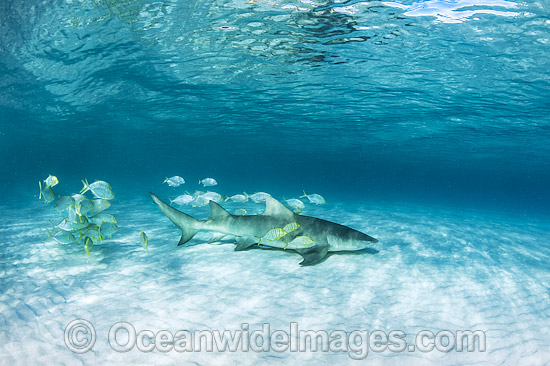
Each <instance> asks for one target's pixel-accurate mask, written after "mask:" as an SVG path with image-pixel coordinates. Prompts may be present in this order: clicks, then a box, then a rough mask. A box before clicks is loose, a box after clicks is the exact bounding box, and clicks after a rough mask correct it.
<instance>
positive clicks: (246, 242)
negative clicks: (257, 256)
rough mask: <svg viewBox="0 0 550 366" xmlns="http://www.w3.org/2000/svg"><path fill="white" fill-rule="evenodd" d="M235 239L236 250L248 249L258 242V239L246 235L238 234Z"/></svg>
mask: <svg viewBox="0 0 550 366" xmlns="http://www.w3.org/2000/svg"><path fill="white" fill-rule="evenodd" d="M235 239H236V240H237V246H236V247H235V251H236V252H238V251H241V250H245V249H248V248H250V247H251V246H253V245H254V244H257V243H258V240H256V239H254V238H250V237H247V236H238V237H236V238H235Z"/></svg>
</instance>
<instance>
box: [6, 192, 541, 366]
mask: <svg viewBox="0 0 550 366" xmlns="http://www.w3.org/2000/svg"><path fill="white" fill-rule="evenodd" d="M0 208H1V212H2V217H3V219H2V223H1V224H0V225H1V226H0V364H2V365H10V366H13V365H29V364H43V365H53V364H56V365H71V366H73V365H79V364H108V365H129V364H131V365H152V364H155V365H172V364H176V363H177V364H178V365H280V364H286V365H298V364H300V365H306V364H307V365H325V364H326V365H336V364H338V365H357V364H364V363H365V362H368V364H369V365H403V364H407V365H463V364H476V365H543V364H547V362H548V361H549V360H550V292H549V288H550V271H549V270H548V268H550V267H549V264H550V262H549V258H550V248H549V241H548V238H549V234H550V226H549V225H548V223H547V222H545V221H544V220H533V219H530V220H527V219H525V220H524V219H521V218H518V217H507V216H504V215H499V214H497V213H488V212H471V211H455V210H453V209H452V208H441V207H426V208H421V207H414V208H412V207H405V208H403V207H399V208H397V207H396V206H392V205H389V204H387V205H379V206H373V205H372V204H369V205H366V204H365V205H361V204H356V205H353V206H350V205H343V204H330V203H329V204H326V205H323V206H317V207H315V206H308V208H307V210H306V211H305V212H304V214H307V215H310V216H316V217H321V218H325V219H328V220H332V221H335V222H338V223H341V224H344V225H348V226H350V227H353V228H356V229H359V230H361V231H364V232H365V233H367V234H369V235H372V236H374V237H376V238H377V239H379V240H380V242H379V243H377V244H375V245H374V246H373V249H375V250H377V251H378V253H376V252H375V251H366V252H363V253H354V254H334V255H331V256H330V257H329V258H328V259H327V260H326V261H324V262H322V263H321V264H319V265H316V266H312V267H300V266H299V265H298V263H299V262H300V260H301V257H300V256H299V255H298V254H296V253H292V252H289V251H287V252H285V251H279V250H262V249H253V250H248V251H243V252H234V250H233V249H234V244H233V241H232V240H231V239H224V240H223V241H222V242H221V243H217V244H211V245H209V244H206V241H207V240H208V238H209V234H206V233H205V234H199V235H198V236H197V237H196V238H195V239H193V240H192V241H191V242H190V243H188V244H187V245H186V246H183V247H177V246H176V243H177V241H178V240H179V232H178V229H177V228H176V227H175V226H174V225H173V224H172V223H171V222H169V221H168V220H167V219H166V218H165V217H164V216H163V215H162V214H161V213H160V211H158V210H157V209H156V207H155V206H154V205H153V204H151V203H150V201H149V200H145V199H144V200H138V201H133V202H118V203H115V204H114V205H113V207H111V209H109V212H110V213H112V214H114V215H115V216H116V217H117V219H118V221H119V227H120V230H119V232H118V233H117V234H116V235H115V236H114V237H113V238H112V239H110V240H107V241H105V242H103V243H101V244H99V245H96V246H94V247H93V249H92V253H91V256H90V257H88V256H87V255H86V254H85V252H84V249H83V247H82V246H81V245H65V246H60V245H57V244H55V243H44V240H45V238H46V237H47V234H46V228H48V227H49V223H48V220H49V219H55V218H56V214H55V212H54V211H53V209H52V208H51V207H49V206H46V205H44V204H43V203H40V202H32V203H28V204H27V205H25V206H21V207H15V206H3V207H0ZM184 211H186V212H188V213H191V214H192V215H194V214H198V216H203V217H205V216H207V215H208V213H207V209H206V208H201V209H198V208H197V209H184ZM140 231H145V232H146V233H147V234H148V236H149V251H148V252H147V253H146V252H145V251H144V249H143V248H142V246H141V245H140V242H139V233H140ZM74 319H85V320H87V321H88V322H90V324H92V325H93V327H94V328H95V332H96V341H95V344H94V345H93V348H92V349H91V350H90V351H88V352H86V353H83V354H79V353H74V352H72V351H71V350H69V348H68V347H67V345H66V343H65V340H66V339H65V337H64V335H65V334H64V333H65V329H66V327H67V325H68V324H69V323H70V322H71V321H73V320H74ZM118 322H127V323H129V324H131V325H132V327H133V328H134V329H135V330H136V332H137V333H140V332H141V331H143V330H150V331H152V332H153V334H155V335H156V334H158V333H159V332H160V331H162V330H166V331H168V332H167V333H169V334H172V335H174V334H176V333H177V332H178V331H179V330H186V331H189V332H191V333H192V332H194V331H215V330H217V331H220V332H223V331H224V330H226V331H232V332H236V331H239V330H241V331H243V333H242V334H241V335H242V336H243V339H244V334H245V333H244V330H245V329H248V330H249V333H248V334H249V335H250V333H252V332H253V331H261V330H262V329H263V328H262V327H265V325H264V324H266V323H267V324H269V329H270V331H271V332H273V331H275V330H282V331H285V332H286V333H288V334H289V337H290V339H291V341H294V342H296V341H297V339H298V338H299V337H298V336H297V335H296V334H290V333H291V331H290V329H291V327H292V324H294V323H295V324H296V325H297V327H299V329H300V330H315V331H325V332H326V333H327V334H328V335H329V336H331V335H332V336H334V335H335V334H336V333H333V332H334V331H345V332H347V334H350V333H352V332H353V331H356V330H362V331H369V332H373V331H376V330H381V331H383V332H384V333H385V334H388V333H389V332H391V331H401V332H403V334H405V337H404V340H405V341H406V342H407V345H414V344H415V343H414V342H415V335H416V334H417V333H418V332H419V331H422V330H428V331H431V332H432V333H433V334H437V333H438V332H440V331H450V332H452V333H456V331H458V330H472V331H476V330H479V331H482V332H484V334H485V337H486V350H485V351H484V352H481V351H479V349H476V350H475V351H474V352H467V351H466V350H465V351H462V352H459V351H457V350H456V349H450V350H444V351H441V350H434V351H432V352H420V351H419V350H418V349H416V350H415V351H414V352H411V351H409V348H408V347H407V349H406V350H404V351H402V352H392V351H390V350H389V349H387V348H386V349H385V350H383V351H382V352H375V351H373V350H372V349H371V350H370V351H369V352H368V354H366V355H365V356H366V358H364V359H363V361H357V360H354V359H352V357H350V356H352V355H350V353H352V351H349V352H346V351H342V350H340V351H338V350H335V349H334V347H335V346H336V344H335V343H332V344H331V346H330V349H328V350H326V351H322V350H321V349H320V350H317V352H312V350H311V348H310V346H311V344H309V346H308V347H307V349H306V350H305V351H304V352H296V351H291V350H290V349H286V350H282V351H281V350H280V349H279V351H278V352H277V351H275V350H274V349H272V348H273V347H270V349H269V350H268V351H264V350H259V349H258V347H256V349H255V350H253V349H249V350H248V351H243V347H244V346H243V344H239V347H237V348H238V349H237V350H236V351H235V352H231V351H229V350H226V351H223V350H222V351H219V350H217V349H216V347H214V350H213V351H212V352H208V350H207V347H206V346H205V345H203V347H202V350H201V351H198V350H197V351H196V352H195V351H193V352H178V351H177V350H176V349H175V348H174V347H175V344H174V347H172V344H171V343H170V341H168V345H167V344H160V343H159V340H158V339H157V341H156V345H155V343H153V349H152V351H151V352H142V351H140V350H139V349H138V348H137V346H136V347H133V348H132V349H131V350H130V351H128V352H117V351H115V350H114V349H113V347H112V346H111V345H110V343H109V330H110V329H111V328H112V327H113V325H114V324H115V323H118ZM243 324H246V325H243ZM77 333H78V332H73V334H72V335H73V336H76V337H77V339H76V340H77V343H78V341H79V340H80V341H82V342H85V341H86V339H87V337H88V336H89V335H90V334H89V333H88V334H86V333H81V334H77ZM191 333H190V334H191ZM148 334H149V333H148ZM361 334H364V333H361ZM125 336H126V333H124V331H120V332H119V333H118V336H117V337H118V338H117V339H118V341H119V342H120V343H124V341H125V340H126V341H127V339H126V338H127V337H126V338H125ZM297 337H298V338H297ZM256 340H257V339H256ZM358 340H361V341H364V342H366V341H368V340H367V339H363V338H361V339H357V338H356V339H355V341H356V342H357V341H358ZM146 341H149V339H148V338H147V339H146ZM332 341H334V340H333V339H332ZM153 342H155V341H153ZM145 343H151V342H145ZM371 343H372V340H371ZM258 344H259V343H258ZM157 346H158V347H157ZM163 346H164V347H165V348H166V347H167V348H168V349H169V350H168V351H167V352H162V347H163ZM176 348H177V347H176ZM336 348H337V347H336ZM359 348H360V347H356V349H359ZM382 348H383V347H382ZM365 360H366V361H365Z"/></svg>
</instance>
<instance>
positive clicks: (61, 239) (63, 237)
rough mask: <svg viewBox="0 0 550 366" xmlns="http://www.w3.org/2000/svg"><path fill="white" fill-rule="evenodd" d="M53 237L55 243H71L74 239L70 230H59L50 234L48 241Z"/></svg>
mask: <svg viewBox="0 0 550 366" xmlns="http://www.w3.org/2000/svg"><path fill="white" fill-rule="evenodd" d="M50 238H51V239H53V240H54V241H55V242H57V244H71V243H74V242H75V241H76V239H75V237H74V235H73V234H72V233H71V232H70V231H65V230H59V232H58V233H56V234H54V235H50V237H49V238H48V241H49V240H50Z"/></svg>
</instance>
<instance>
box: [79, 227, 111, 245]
mask: <svg viewBox="0 0 550 366" xmlns="http://www.w3.org/2000/svg"><path fill="white" fill-rule="evenodd" d="M78 233H79V234H80V238H81V239H84V238H86V237H89V238H90V239H91V240H92V241H93V242H94V243H100V242H102V241H103V240H104V239H105V237H104V236H103V235H102V234H101V229H100V228H99V226H97V225H95V224H90V225H88V226H86V227H85V228H84V229H81V230H78ZM79 241H80V240H79Z"/></svg>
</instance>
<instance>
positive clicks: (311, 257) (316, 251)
mask: <svg viewBox="0 0 550 366" xmlns="http://www.w3.org/2000/svg"><path fill="white" fill-rule="evenodd" d="M328 249H329V246H328V244H327V245H316V246H314V247H312V248H307V249H296V251H297V252H298V253H299V254H300V255H301V256H302V257H304V260H303V261H301V262H300V265H302V266H311V265H312V264H317V263H319V262H320V261H322V260H323V258H325V256H326V255H327V252H328Z"/></svg>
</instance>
